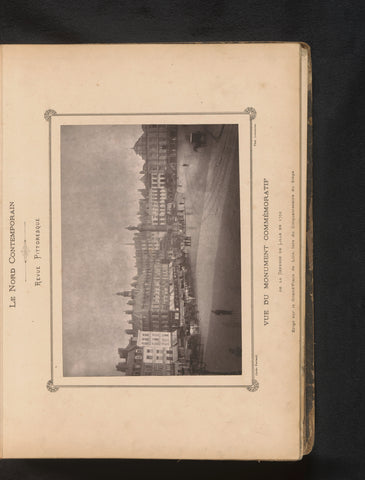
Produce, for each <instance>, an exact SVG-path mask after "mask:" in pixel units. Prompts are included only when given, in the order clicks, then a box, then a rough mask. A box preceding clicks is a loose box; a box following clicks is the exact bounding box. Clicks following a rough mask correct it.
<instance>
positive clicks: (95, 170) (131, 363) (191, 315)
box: [59, 124, 244, 377]
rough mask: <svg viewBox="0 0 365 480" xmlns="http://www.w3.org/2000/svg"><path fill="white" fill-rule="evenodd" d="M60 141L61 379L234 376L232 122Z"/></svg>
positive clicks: (104, 129) (236, 308)
mask: <svg viewBox="0 0 365 480" xmlns="http://www.w3.org/2000/svg"><path fill="white" fill-rule="evenodd" d="M59 142H60V185H61V186H60V204H61V207H60V210H61V211H60V213H61V225H60V228H61V245H62V246H61V266H62V369H63V376H64V377H118V376H140V377H144V376H199V375H200V376H207V375H241V374H242V336H244V332H242V312H241V310H242V307H241V304H242V299H241V214H240V172H239V126H238V125H237V124H205V125H204V124H196V125H195V124H194V125H192V124H190V125H188V124H178V125H176V124H134V125H132V124H126V125H120V124H113V125H111V124H110V125H109V124H100V125H98V124H93V125H86V124H85V125H79V124H78V125H61V127H60V140H59Z"/></svg>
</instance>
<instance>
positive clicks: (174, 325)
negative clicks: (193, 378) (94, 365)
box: [116, 125, 197, 375]
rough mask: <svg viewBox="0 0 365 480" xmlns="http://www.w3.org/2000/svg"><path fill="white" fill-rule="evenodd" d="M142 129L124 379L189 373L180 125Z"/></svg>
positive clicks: (126, 293) (122, 361)
mask: <svg viewBox="0 0 365 480" xmlns="http://www.w3.org/2000/svg"><path fill="white" fill-rule="evenodd" d="M142 128H143V134H142V135H141V137H140V138H139V139H138V141H137V142H136V144H135V145H134V150H135V152H136V154H138V155H140V156H141V157H142V159H143V160H144V164H143V169H142V171H141V172H140V174H141V180H142V182H143V183H144V188H142V189H140V193H141V198H140V200H139V211H138V217H139V223H138V225H136V226H129V227H127V228H128V229H129V230H130V231H133V232H134V235H133V242H134V245H135V252H136V254H135V256H136V267H137V275H136V276H135V277H134V279H133V282H132V285H131V290H128V291H124V292H119V293H118V295H121V296H123V297H125V298H127V299H128V305H129V308H128V310H127V311H126V313H127V314H128V315H130V319H129V320H128V323H129V324H130V328H128V329H127V330H126V333H127V334H128V335H130V337H129V342H128V344H127V345H126V346H125V347H123V348H119V350H118V353H119V356H120V361H119V363H118V364H117V366H116V368H117V370H118V371H119V372H121V373H122V374H125V375H179V374H188V373H189V359H188V350H187V348H186V336H187V334H188V333H189V332H190V330H189V329H190V323H191V318H190V319H189V321H187V318H186V316H185V315H184V311H185V305H186V302H190V301H191V298H192V296H189V295H187V292H188V290H189V288H188V286H187V285H186V283H187V281H186V271H187V268H188V267H187V264H186V246H187V245H189V238H187V236H186V231H185V211H184V200H183V198H182V197H181V194H179V193H178V192H177V126H175V125H143V126H142ZM190 288H191V286H190ZM195 323H197V320H196V322H195ZM195 328H196V325H195Z"/></svg>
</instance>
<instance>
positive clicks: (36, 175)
mask: <svg viewBox="0 0 365 480" xmlns="http://www.w3.org/2000/svg"><path fill="white" fill-rule="evenodd" d="M307 78H308V50H307V49H305V48H303V47H302V46H301V45H300V44H294V43H293V44H279V43H278V44H207V45H200V44H199V45H198V44H196V45H183V44H181V45H124V46H122V45H77V46H75V45H74V46H35V45H34V46H31V45H29V46H20V45H19V46H3V47H2V162H3V163H2V172H3V194H2V205H3V210H2V221H3V230H2V231H3V238H2V242H3V319H2V321H3V324H2V329H3V345H2V348H3V358H2V361H3V373H2V376H3V396H2V416H3V427H2V438H3V440H2V448H3V456H4V457H9V458H12V457H109V458H113V457H115V458H121V457H122V458H192V459H261V460H264V459H298V458H300V457H301V455H302V435H303V431H302V422H303V418H304V408H305V407H304V396H303V387H304V379H303V375H302V368H303V363H304V343H305V335H304V333H305V331H304V315H305V306H304V292H305V253H306V250H305V234H306V231H305V221H306V217H305V214H306V155H307V152H306V128H307V123H306V122H307V89H308V86H307V81H308V80H307ZM154 129H156V130H154ZM154 132H158V133H157V134H155V133H154ZM148 139H151V140H148ZM152 139H157V140H156V142H157V143H156V145H157V146H156V147H155V146H154V145H155V144H153V143H152ZM149 141H150V142H151V143H150V144H149V143H148V142H149ZM153 141H155V140H153ZM138 142H139V143H138ZM143 142H145V143H144V144H143ZM164 142H165V143H164ZM142 144H143V145H144V146H143V148H142V147H141V148H139V147H138V145H142ZM143 149H145V150H143ZM154 152H158V160H156V161H155V160H153V159H154V158H155V157H154V156H153V155H155V153H154ZM146 158H147V160H146ZM156 158H157V157H156ZM153 162H155V163H153ZM154 169H155V170H154ZM127 227H129V229H128V228H127ZM143 232H144V233H143ZM146 232H147V233H146ZM143 241H146V242H147V244H148V247H143V245H145V244H143ZM141 242H142V243H141ZM148 242H149V243H148ZM116 294H117V295H116ZM125 312H127V313H125ZM128 312H129V313H128ZM138 322H139V323H138ZM156 322H157V323H156ZM143 333H144V335H143ZM153 338H155V340H153ZM148 342H150V343H148ZM153 342H155V343H154V344H153ZM164 342H165V343H164ZM118 348H119V350H118ZM128 349H129V350H128ZM127 350H128V351H127ZM131 351H133V355H130V352H131ZM118 352H119V353H118ZM132 357H133V358H132ZM152 358H153V359H152ZM133 362H134V363H133ZM138 362H139V363H138ZM116 365H117V368H116ZM118 365H119V366H118ZM138 365H139V367H138ZM132 372H133V373H132ZM148 372H149V373H148ZM151 372H152V373H151ZM161 372H163V373H161ZM171 372H172V373H171Z"/></svg>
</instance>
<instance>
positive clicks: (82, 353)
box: [61, 125, 143, 376]
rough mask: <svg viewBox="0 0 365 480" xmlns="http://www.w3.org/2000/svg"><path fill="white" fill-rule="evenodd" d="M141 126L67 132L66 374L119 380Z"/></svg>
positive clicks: (64, 207) (64, 217)
mask: <svg viewBox="0 0 365 480" xmlns="http://www.w3.org/2000/svg"><path fill="white" fill-rule="evenodd" d="M141 134H142V128H141V126H135V125H131V126H130V125H128V126H124V125H111V126H110V125H87V126H79V125H77V126H75V125H71V126H69V125H68V126H62V127H61V202H62V203H61V205H62V298H63V300H62V314H63V358H64V375H65V376H88V375H92V376H99V375H107V376H109V375H118V372H117V371H116V370H115V365H116V363H117V362H118V353H117V349H118V347H121V346H124V344H125V343H126V341H127V338H128V336H126V335H125V334H124V329H125V328H127V326H128V325H127V323H126V320H127V318H126V315H125V314H124V310H125V309H126V308H127V299H124V297H120V296H116V295H115V293H116V292H118V291H120V290H124V289H130V283H131V281H132V277H133V276H134V275H136V268H135V258H134V255H135V251H134V247H133V246H128V245H125V244H126V243H130V242H132V237H133V232H130V231H128V230H126V228H125V227H126V226H128V225H130V224H131V225H135V224H136V223H137V211H138V200H139V198H140V194H139V192H138V188H143V184H142V182H141V181H140V180H139V178H140V176H141V175H139V171H140V170H141V169H142V166H143V162H142V159H141V158H140V157H139V156H138V155H136V154H135V152H134V150H132V149H131V147H133V146H134V144H135V142H136V141H137V139H138V138H139V137H140V135H141Z"/></svg>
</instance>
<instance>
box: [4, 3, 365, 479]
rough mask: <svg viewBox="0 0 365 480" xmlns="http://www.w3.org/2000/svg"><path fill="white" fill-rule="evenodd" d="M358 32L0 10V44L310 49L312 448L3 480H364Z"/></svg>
mask: <svg viewBox="0 0 365 480" xmlns="http://www.w3.org/2000/svg"><path fill="white" fill-rule="evenodd" d="M364 25H365V3H364V2H362V1H342V2H340V1H330V0H328V1H322V0H317V1H308V2H303V1H297V2H295V1H293V0H288V1H281V0H280V1H279V0H277V1H275V0H274V1H273V0H272V1H252V0H248V1H243V0H242V1H238V0H237V1H224V0H223V1H215V0H213V1H197V0H196V1H192V0H186V1H177V0H171V1H154V2H152V1H149V2H148V1H145V2H142V1H139V0H136V1H129V2H125V1H106V0H105V1H96V0H90V1H85V0H84V1H76V0H75V1H70V0H62V1H60V2H56V1H18V0H13V1H7V2H5V1H3V2H2V4H1V5H0V41H1V43H132V42H196V41H304V42H307V43H308V44H309V45H310V46H311V48H312V62H313V99H314V102H313V126H314V130H313V135H314V148H313V159H314V160H313V161H314V262H315V272H314V281H315V341H316V345H315V357H316V440H315V446H314V450H313V452H312V453H311V454H310V455H309V456H307V457H305V458H304V459H303V460H302V461H301V462H296V463H288V462H283V463H257V462H192V461H181V462H175V461H168V462H167V461H128V460H111V461H107V460H3V461H1V462H0V478H2V479H3V478H4V479H18V478H19V479H25V480H26V479H32V480H33V479H48V478H50V479H60V480H61V479H62V480H63V479H79V478H110V477H116V478H123V477H124V476H132V477H133V478H134V479H139V478H143V476H144V475H147V474H148V475H150V476H152V477H154V476H155V475H159V476H160V478H175V477H180V478H189V477H204V478H210V479H226V478H227V479H228V478H237V479H241V478H247V479H250V480H251V479H258V478H265V479H267V478H281V479H295V480H300V479H318V480H325V479H329V480H337V479H341V480H352V479H364V478H365V469H364V455H365V451H364V433H363V431H364V416H363V413H364V400H362V391H363V390H364V389H363V387H364V383H363V370H364V354H363V351H364V324H365V315H364V313H365V312H364V310H365V288H364V286H365V268H364V251H363V250H364V246H365V228H364V227H365V221H364V208H363V207H364V194H363V192H364V188H365V178H364V164H365V146H364V143H365V129H364V115H365V95H364V94H365V88H364V85H365V28H364ZM19 115H21V112H19ZM52 434H53V432H50V435H52ZM54 434H57V432H54ZM176 434H177V435H178V434H179V432H176ZM279 441H280V432H278V442H279Z"/></svg>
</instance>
